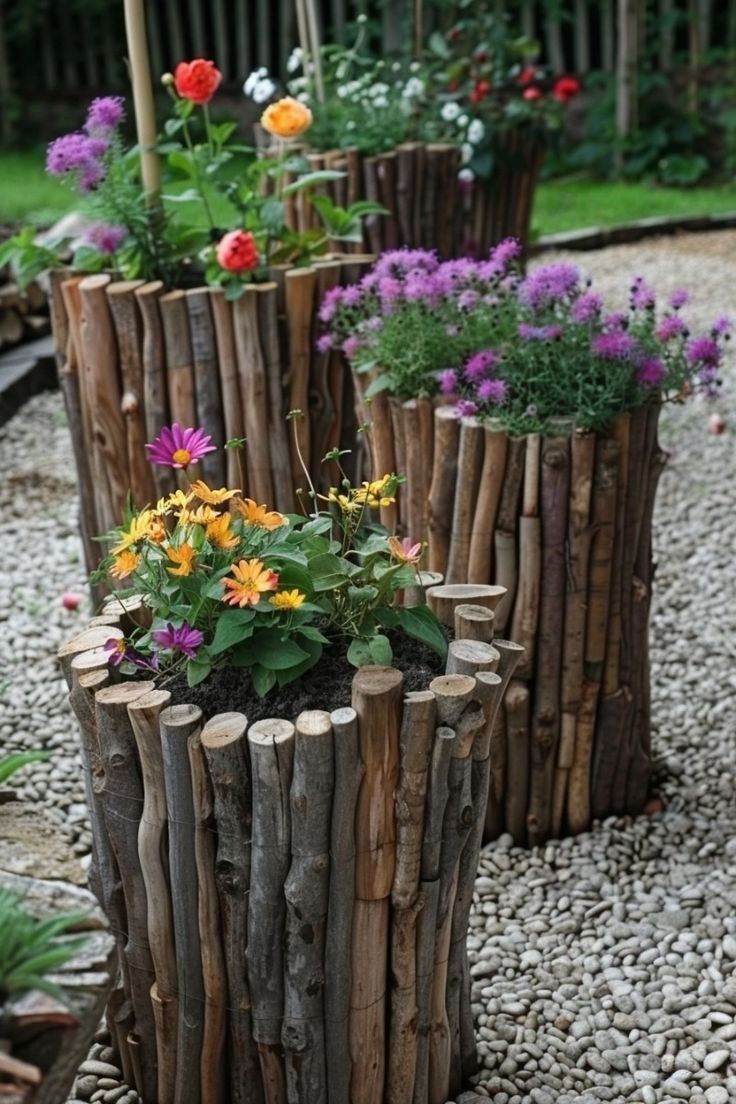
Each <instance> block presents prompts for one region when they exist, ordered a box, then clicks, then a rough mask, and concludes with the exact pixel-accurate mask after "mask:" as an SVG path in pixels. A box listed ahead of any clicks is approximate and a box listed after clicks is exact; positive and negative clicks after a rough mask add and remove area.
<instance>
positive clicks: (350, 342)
mask: <svg viewBox="0 0 736 1104" xmlns="http://www.w3.org/2000/svg"><path fill="white" fill-rule="evenodd" d="M359 348H360V341H358V338H357V337H346V338H345V340H344V341H343V343H342V351H343V352H344V354H345V356H346V357H347V358H348V360H352V359H353V357H354V356H355V354H356V353H357V352H358V349H359Z"/></svg>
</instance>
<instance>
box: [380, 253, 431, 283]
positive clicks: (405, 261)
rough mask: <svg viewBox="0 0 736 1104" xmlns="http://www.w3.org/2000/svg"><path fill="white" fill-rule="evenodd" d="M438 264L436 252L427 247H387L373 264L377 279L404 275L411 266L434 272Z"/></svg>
mask: <svg viewBox="0 0 736 1104" xmlns="http://www.w3.org/2000/svg"><path fill="white" fill-rule="evenodd" d="M438 265H439V260H438V259H437V254H436V253H435V252H434V251H433V250H429V249H387V250H386V252H385V253H382V254H381V256H380V257H379V258H378V260H377V261H376V263H375V265H374V271H375V273H376V275H377V276H378V278H379V279H381V278H382V277H384V276H404V275H406V273H407V272H409V271H410V270H411V269H412V268H422V269H424V270H425V271H426V272H434V271H435V269H436V268H437V266H438Z"/></svg>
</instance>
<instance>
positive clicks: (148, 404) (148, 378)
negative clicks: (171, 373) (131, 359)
mask: <svg viewBox="0 0 736 1104" xmlns="http://www.w3.org/2000/svg"><path fill="white" fill-rule="evenodd" d="M163 293H164V285H163V284H162V283H161V281H160V280H152V281H151V282H150V283H148V284H142V285H141V286H140V287H137V288H136V289H135V292H134V294H135V298H136V302H137V303H138V307H139V309H140V312H141V319H142V324H143V339H142V345H141V360H142V362H143V413H144V417H145V427H146V440H147V441H153V440H154V439H155V438H156V437H157V436H158V435H159V433H160V432H161V427H162V426H165V425H167V424H168V417H169V401H168V392H167V386H166V349H165V346H164V331H163V326H162V323H161V313H160V311H159V305H158V301H159V299H160V298H161V296H162V295H163ZM152 477H153V482H154V485H155V487H156V495H157V496H158V497H159V498H160V497H163V496H164V495H167V494H169V492H170V491H173V490H174V480H173V478H172V474H171V471H170V470H169V469H168V468H165V467H163V466H162V465H160V464H155V465H154V466H153V468H152Z"/></svg>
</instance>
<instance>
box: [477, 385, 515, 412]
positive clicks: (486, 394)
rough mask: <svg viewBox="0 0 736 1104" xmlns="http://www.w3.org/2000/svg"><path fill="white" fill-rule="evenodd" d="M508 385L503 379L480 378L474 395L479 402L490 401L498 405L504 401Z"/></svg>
mask: <svg viewBox="0 0 736 1104" xmlns="http://www.w3.org/2000/svg"><path fill="white" fill-rule="evenodd" d="M508 391H509V387H508V384H507V383H506V380H504V379H486V380H482V381H481V382H480V383H479V384H478V387H477V389H476V392H475V393H476V395H477V396H478V398H479V399H480V400H481V402H491V403H495V404H496V405H498V406H500V405H501V403H503V402H505V400H506V396H507V395H508Z"/></svg>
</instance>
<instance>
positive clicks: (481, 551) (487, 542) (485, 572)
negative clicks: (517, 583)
mask: <svg viewBox="0 0 736 1104" xmlns="http://www.w3.org/2000/svg"><path fill="white" fill-rule="evenodd" d="M507 448H508V437H507V435H506V434H505V433H504V432H503V431H501V430H498V429H495V428H493V427H491V426H485V428H484V430H483V468H482V470H481V475H480V486H479V489H478V499H477V502H476V506H475V517H474V518H473V528H472V533H471V537H470V552H469V557H468V580H469V581H470V582H471V583H488V582H490V580H491V579H492V578H493V564H492V550H493V530H494V528H495V525H496V514H497V513H498V507H499V503H500V501H501V491H502V489H503V481H504V473H505V470H506V452H507Z"/></svg>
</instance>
